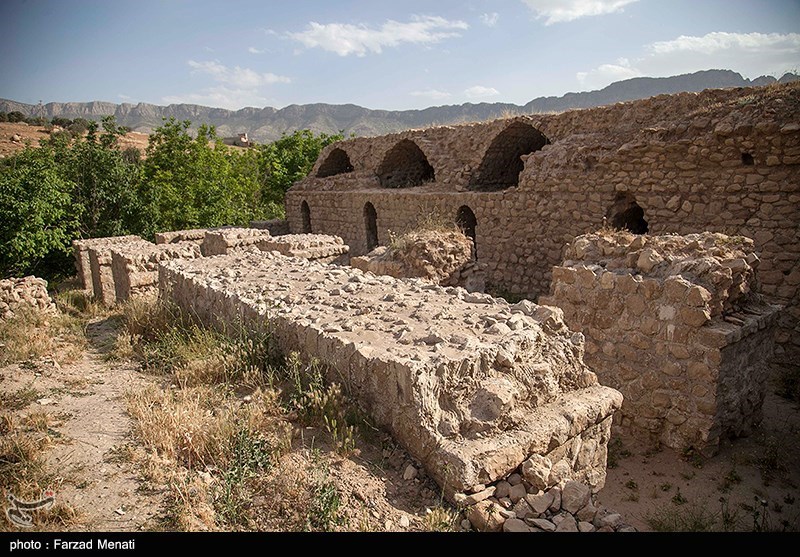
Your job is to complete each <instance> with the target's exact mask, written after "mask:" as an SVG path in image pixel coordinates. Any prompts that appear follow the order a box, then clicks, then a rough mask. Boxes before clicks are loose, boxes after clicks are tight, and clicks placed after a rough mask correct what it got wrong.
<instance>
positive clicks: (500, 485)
mask: <svg viewBox="0 0 800 557" xmlns="http://www.w3.org/2000/svg"><path fill="white" fill-rule="evenodd" d="M496 488H497V489H496V490H495V492H494V496H495V497H497V498H498V499H500V498H501V497H508V495H509V493H511V484H510V483H508V482H507V481H505V480H504V481H501V482H497V486H496ZM515 503H516V501H515Z"/></svg>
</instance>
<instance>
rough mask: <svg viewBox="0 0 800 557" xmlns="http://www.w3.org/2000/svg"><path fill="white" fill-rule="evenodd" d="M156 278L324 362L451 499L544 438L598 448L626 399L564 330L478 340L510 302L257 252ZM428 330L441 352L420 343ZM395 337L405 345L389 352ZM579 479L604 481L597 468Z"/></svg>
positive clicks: (537, 448)
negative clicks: (506, 361) (594, 442)
mask: <svg viewBox="0 0 800 557" xmlns="http://www.w3.org/2000/svg"><path fill="white" fill-rule="evenodd" d="M160 273H161V275H160V278H161V285H162V291H163V292H165V295H169V296H170V297H171V298H172V299H173V300H174V301H175V302H176V303H177V304H178V305H179V306H181V307H182V308H183V309H184V310H186V311H190V312H192V314H194V315H197V316H198V317H199V318H200V319H202V320H205V321H206V322H208V323H209V324H211V325H215V326H225V325H226V324H230V323H234V322H237V321H243V322H244V323H245V324H246V325H248V326H252V327H260V326H264V325H265V324H266V323H267V322H268V323H269V325H270V327H271V328H272V331H273V338H275V340H276V342H277V344H278V345H279V346H280V347H281V348H282V349H283V350H284V351H287V352H288V351H291V350H296V351H298V352H299V353H300V354H301V356H302V357H303V358H312V357H313V358H317V359H319V360H320V361H321V362H322V363H323V364H324V366H325V368H326V369H327V370H328V372H329V374H330V377H331V379H332V380H336V381H344V382H346V383H347V384H348V385H349V387H350V389H351V390H352V391H353V392H356V393H358V398H359V402H360V403H361V404H362V405H363V407H364V408H365V410H366V411H368V412H369V413H370V414H372V416H373V417H374V418H375V419H376V421H377V422H378V423H379V424H380V425H383V426H384V427H386V428H388V429H390V430H391V432H392V433H393V434H394V435H395V437H396V438H397V439H398V441H400V442H401V443H403V444H404V445H405V446H406V448H407V449H408V450H409V452H410V453H411V454H412V455H413V456H414V457H415V458H416V459H418V460H419V461H421V462H422V463H423V464H424V466H425V468H426V470H427V472H428V473H429V474H430V475H431V476H432V477H433V478H434V479H436V480H437V481H439V482H441V483H444V479H445V477H444V475H445V470H446V471H447V486H448V489H455V490H461V491H463V490H466V489H467V488H468V487H469V486H472V485H475V484H478V483H489V482H493V481H496V480H497V479H499V478H501V477H504V476H506V475H507V474H509V473H510V472H512V471H513V470H514V469H515V468H516V467H517V466H518V465H519V464H520V463H521V462H522V461H523V460H525V459H527V458H529V457H531V453H530V451H533V454H534V455H538V454H547V452H548V451H549V450H552V447H553V443H552V440H553V439H562V440H564V441H565V442H566V441H567V440H570V439H573V438H575V437H576V436H577V437H580V436H584V435H588V436H589V437H592V438H595V437H596V438H597V439H598V440H601V441H602V440H605V441H604V442H607V439H608V435H607V429H608V427H610V421H608V420H610V414H611V412H613V410H614V409H615V408H617V407H618V406H619V404H620V402H621V397H620V395H619V393H617V392H616V391H613V390H611V389H607V388H605V387H602V386H600V385H598V384H597V380H596V377H595V375H594V374H593V373H591V372H590V371H589V370H588V369H586V367H585V366H584V365H583V364H582V362H581V355H582V352H581V349H582V346H581V345H580V344H578V345H576V344H575V339H574V338H573V335H572V333H570V332H569V330H568V329H567V328H566V327H563V324H562V326H561V328H560V329H559V331H558V332H554V331H551V330H550V328H549V327H548V328H547V329H545V328H544V326H543V325H542V324H541V323H539V322H538V321H536V320H535V319H533V318H531V317H528V316H524V318H523V323H524V327H523V328H519V329H516V330H514V331H509V333H508V334H506V335H504V336H486V335H484V333H483V331H484V326H485V324H486V323H487V322H489V321H494V322H495V323H498V322H502V321H507V320H508V319H509V318H510V317H511V312H510V309H509V306H508V304H507V303H505V302H504V301H502V300H495V299H492V303H491V304H474V303H470V302H466V301H464V299H463V298H464V297H465V296H466V294H467V293H466V291H464V290H463V289H460V288H453V289H449V290H448V289H443V288H441V287H438V286H434V285H430V284H426V283H422V282H420V281H414V280H406V281H400V280H397V279H393V278H391V277H386V276H380V277H377V276H373V275H369V274H364V273H363V272H361V271H359V270H357V269H352V268H339V267H330V266H325V265H321V264H319V263H316V262H313V261H307V260H301V259H298V258H287V257H283V256H281V255H277V254H274V253H271V252H261V251H258V250H257V249H256V248H251V250H250V251H247V250H245V251H239V252H236V253H232V254H230V255H228V256H218V257H208V258H202V259H196V260H194V261H171V262H167V263H163V264H162V265H161V266H160ZM334 291H338V292H347V297H346V299H345V300H342V296H341V294H340V295H338V296H334V295H333V294H332V293H333V292H334ZM390 295H391V299H392V301H389V300H387V299H386V298H387V297H388V296H390ZM423 306H424V307H425V311H424V312H420V311H418V309H419V308H421V307H423ZM389 317H391V319H389ZM470 323H472V324H470ZM432 330H433V331H436V334H437V335H439V336H440V337H442V338H443V339H446V342H442V343H438V344H436V345H435V346H428V345H426V344H425V343H423V342H419V341H420V340H421V339H423V338H425V337H427V336H429V335H430V334H431V333H430V331H432ZM398 334H401V335H402V336H404V337H407V338H409V339H410V340H411V341H412V342H411V343H410V344H403V343H398V342H397V336H398ZM415 341H417V342H415ZM500 346H504V347H506V349H512V347H513V350H514V351H515V357H514V358H515V359H514V368H513V369H511V370H509V369H508V368H506V367H502V366H498V365H497V364H496V363H495V362H496V355H497V351H498V349H499V347H500ZM534 347H535V350H534ZM548 355H552V356H548ZM464 387H467V388H466V389H465V388H464ZM598 419H599V420H601V422H600V423H597V420H598ZM589 470H592V471H593V472H592V473H589ZM580 473H581V474H582V475H583V476H584V477H586V478H590V477H591V478H595V479H596V481H597V482H599V484H600V485H602V481H603V479H604V463H599V462H593V463H592V464H591V468H586V469H583V471H582V472H580ZM447 495H448V497H452V496H453V492H449V493H447Z"/></svg>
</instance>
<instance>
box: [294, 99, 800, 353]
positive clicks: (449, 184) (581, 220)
mask: <svg viewBox="0 0 800 557" xmlns="http://www.w3.org/2000/svg"><path fill="white" fill-rule="evenodd" d="M798 114H800V83H795V84H787V85H780V86H768V87H758V88H739V89H721V90H708V91H704V92H702V93H681V94H677V95H661V96H657V97H653V98H650V99H647V100H642V101H635V102H626V103H619V104H615V105H611V106H605V107H599V108H593V109H586V110H572V111H568V112H564V113H561V114H540V115H533V116H520V117H516V118H512V119H507V120H497V121H493V122H487V123H477V124H467V125H461V126H443V127H436V128H429V129H424V130H412V131H406V132H402V133H397V134H392V135H386V136H382V137H371V138H355V139H350V140H347V141H342V142H338V143H335V144H333V145H330V146H328V147H326V148H325V149H324V150H323V151H322V152H321V154H320V157H319V159H318V161H317V163H316V165H315V166H314V168H313V170H312V172H311V174H310V175H309V177H308V178H306V179H304V180H301V181H300V182H298V183H296V184H295V185H294V186H293V187H292V188H291V189H290V190H289V192H288V193H287V195H286V213H287V218H288V220H289V223H290V226H291V230H292V232H314V233H325V234H335V235H338V236H341V237H342V238H343V239H344V241H345V243H346V244H348V245H349V246H350V248H351V256H360V255H364V254H365V253H367V252H369V251H371V250H372V249H373V248H374V245H371V244H372V243H373V242H374V241H376V242H377V243H378V244H379V245H387V244H388V243H389V232H390V231H392V232H393V233H395V234H397V233H402V232H403V231H405V230H407V229H408V228H409V227H411V226H412V224H413V223H414V222H415V221H416V220H417V218H418V217H419V215H420V214H423V213H426V212H430V211H436V212H438V213H440V214H443V215H447V216H450V217H451V218H452V219H453V220H457V221H459V222H460V223H461V224H462V225H468V226H469V228H470V230H471V231H472V232H473V234H474V239H475V244H476V247H477V256H478V260H479V261H481V262H482V263H485V264H486V266H487V273H488V277H487V280H488V282H489V286H496V287H502V289H503V290H505V291H508V292H509V293H513V294H521V295H525V296H527V297H528V298H530V299H537V298H538V296H540V295H542V294H546V293H547V292H548V291H549V288H550V282H551V276H552V275H551V273H552V269H553V267H554V266H556V265H558V264H559V263H560V261H561V255H562V251H563V246H564V245H565V243H567V242H569V241H571V240H573V239H574V238H575V237H576V236H579V235H581V234H585V233H587V232H591V231H594V230H598V229H599V228H600V227H601V225H602V223H603V219H604V218H605V219H607V220H608V222H609V224H614V225H616V226H619V227H621V228H625V229H628V230H631V231H634V232H639V233H642V232H649V233H652V234H666V233H677V234H693V233H699V232H703V231H712V232H722V233H726V234H738V235H743V236H747V237H750V238H752V239H753V240H754V242H755V244H754V247H755V250H756V252H757V253H758V255H759V257H760V259H761V265H760V268H759V275H760V282H761V290H762V292H763V293H764V294H765V295H767V296H769V298H770V300H771V301H774V302H776V303H779V304H781V305H785V306H786V307H787V309H786V311H785V312H784V313H783V314H782V315H781V316H780V323H779V331H778V333H777V335H776V340H777V342H778V345H777V347H776V355H777V356H778V357H779V358H780V359H781V360H782V361H784V362H787V363H791V364H792V365H796V362H797V361H798V359H800V296H798V287H800V242H798V225H799V224H800V119H799V118H798Z"/></svg>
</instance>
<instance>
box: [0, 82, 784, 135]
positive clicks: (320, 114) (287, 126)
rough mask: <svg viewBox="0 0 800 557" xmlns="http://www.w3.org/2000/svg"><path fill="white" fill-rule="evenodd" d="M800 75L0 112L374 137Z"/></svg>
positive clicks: (26, 107) (228, 130) (12, 106)
mask: <svg viewBox="0 0 800 557" xmlns="http://www.w3.org/2000/svg"><path fill="white" fill-rule="evenodd" d="M797 80H800V76H798V75H796V74H791V73H787V74H786V75H784V76H783V77H781V78H780V79H776V78H774V77H772V76H761V77H759V78H756V79H753V80H750V79H747V78H744V77H742V76H741V75H740V74H738V73H736V72H733V71H731V70H705V71H699V72H695V73H691V74H684V75H678V76H672V77H635V78H632V79H626V80H624V81H617V82H615V83H612V84H611V85H609V86H607V87H604V88H603V89H600V90H599V91H589V92H583V93H567V94H565V95H563V96H560V97H539V98H536V99H533V100H532V101H530V102H529V103H527V104H525V105H523V106H520V105H516V104H509V103H479V104H473V103H466V104H461V105H448V106H435V107H430V108H425V109H423V110H370V109H368V108H363V107H361V106H357V105H353V104H343V105H333V104H321V103H320V104H305V105H296V104H293V105H289V106H287V107H285V108H282V109H280V110H279V109H276V108H272V107H264V108H253V107H248V108H242V109H240V110H226V109H223V108H211V107H207V106H200V105H195V104H171V105H169V106H158V105H154V104H147V103H139V104H130V103H122V104H115V103H110V102H103V101H92V102H66V103H57V102H51V103H47V104H44V105H32V104H24V103H19V102H15V101H12V100H5V99H0V111H2V112H12V111H15V110H16V111H19V112H22V113H24V114H27V115H33V116H44V117H45V118H53V117H55V116H60V117H63V118H86V119H88V120H92V119H94V120H99V119H100V118H101V117H103V116H107V115H114V116H115V117H116V120H117V123H119V124H121V125H124V126H129V127H130V128H132V129H133V130H134V131H140V132H145V133H149V132H151V131H152V130H153V129H154V128H156V127H158V126H160V125H161V123H162V120H163V118H169V117H171V116H174V117H175V118H176V119H178V120H190V121H191V122H192V125H193V126H195V127H196V126H198V125H200V124H209V125H213V126H216V128H217V133H218V135H220V136H223V137H226V136H233V135H235V134H237V133H240V132H247V133H248V134H249V136H250V138H251V139H253V140H256V141H259V142H267V141H272V140H275V139H278V138H279V137H280V136H281V135H282V134H284V133H292V132H293V131H295V130H302V129H310V130H312V131H313V132H316V133H327V134H334V133H337V132H339V131H344V133H345V135H350V134H355V135H357V136H374V135H382V134H386V133H393V132H398V131H402V130H406V129H410V128H422V127H427V126H432V125H445V124H458V123H464V122H476V121H483V120H489V119H494V118H499V117H501V116H506V115H509V114H536V113H542V112H561V111H564V110H569V109H573V108H591V107H595V106H602V105H607V104H613V103H616V102H622V101H630V100H637V99H644V98H648V97H652V96H655V95H660V94H665V93H667V94H671V93H680V92H698V91H702V90H704V89H717V88H725V87H754V86H759V85H770V84H772V83H776V82H777V83H788V82H790V81H797Z"/></svg>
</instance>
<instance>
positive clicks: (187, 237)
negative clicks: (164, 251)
mask: <svg viewBox="0 0 800 557" xmlns="http://www.w3.org/2000/svg"><path fill="white" fill-rule="evenodd" d="M213 230H219V229H218V228H195V229H193V230H173V231H171V232H158V233H157V234H156V244H177V243H180V242H197V243H198V244H201V243H203V240H204V239H205V237H206V232H209V231H213Z"/></svg>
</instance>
